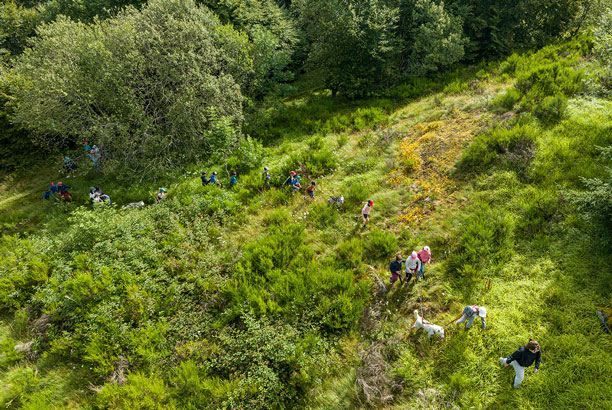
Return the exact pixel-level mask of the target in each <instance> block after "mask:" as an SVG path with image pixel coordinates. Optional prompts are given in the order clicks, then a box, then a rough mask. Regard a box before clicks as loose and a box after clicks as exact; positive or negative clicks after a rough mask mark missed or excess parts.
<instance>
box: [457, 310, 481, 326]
mask: <svg viewBox="0 0 612 410" xmlns="http://www.w3.org/2000/svg"><path fill="white" fill-rule="evenodd" d="M476 316H478V317H479V318H480V320H481V321H482V329H483V330H484V329H486V324H485V317H487V308H485V307H483V306H476V305H474V306H466V307H465V309H463V312H462V313H461V319H459V320H458V321H457V324H460V323H463V322H465V321H466V320H468V319H470V320H469V321H468V322H467V324H466V325H465V329H466V330H467V329H469V328H470V327H472V323H474V319H476Z"/></svg>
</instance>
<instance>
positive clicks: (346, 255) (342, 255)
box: [336, 238, 363, 269]
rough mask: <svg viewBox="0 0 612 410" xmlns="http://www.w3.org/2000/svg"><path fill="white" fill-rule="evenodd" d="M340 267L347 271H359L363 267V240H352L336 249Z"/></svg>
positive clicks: (342, 243)
mask: <svg viewBox="0 0 612 410" xmlns="http://www.w3.org/2000/svg"><path fill="white" fill-rule="evenodd" d="M336 254H337V255H338V259H337V260H338V265H339V266H341V267H343V268H345V269H357V268H359V267H360V266H361V262H362V258H363V245H362V244H361V240H360V239H357V238H352V239H349V240H346V241H344V242H341V243H340V245H338V248H337V249H336Z"/></svg>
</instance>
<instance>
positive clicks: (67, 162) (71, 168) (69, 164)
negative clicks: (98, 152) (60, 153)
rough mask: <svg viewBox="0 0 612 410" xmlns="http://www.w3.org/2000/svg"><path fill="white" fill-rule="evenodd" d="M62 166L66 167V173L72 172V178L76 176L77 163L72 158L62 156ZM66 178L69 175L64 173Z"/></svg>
mask: <svg viewBox="0 0 612 410" xmlns="http://www.w3.org/2000/svg"><path fill="white" fill-rule="evenodd" d="M64 168H65V169H66V173H68V174H70V173H72V178H76V170H77V165H76V163H75V162H74V161H73V160H72V158H70V157H68V156H66V157H64ZM66 178H70V175H66Z"/></svg>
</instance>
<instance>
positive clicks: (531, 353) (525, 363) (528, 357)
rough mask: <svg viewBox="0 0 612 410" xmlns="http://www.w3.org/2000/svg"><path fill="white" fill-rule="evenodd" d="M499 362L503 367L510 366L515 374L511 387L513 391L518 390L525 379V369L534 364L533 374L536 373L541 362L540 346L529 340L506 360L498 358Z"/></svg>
mask: <svg viewBox="0 0 612 410" xmlns="http://www.w3.org/2000/svg"><path fill="white" fill-rule="evenodd" d="M499 362H500V363H501V364H502V365H503V366H504V367H506V366H508V365H509V364H512V366H513V367H514V373H515V376H514V384H513V386H514V388H515V389H518V388H519V386H520V385H521V382H522V381H523V378H524V377H525V367H529V366H531V365H532V364H533V362H535V369H534V370H533V372H534V373H537V372H538V370H539V369H540V363H541V362H542V352H541V351H540V344H539V343H538V342H536V341H535V340H533V339H531V338H530V339H529V343H527V344H526V345H525V346H521V347H519V348H518V350H517V351H516V352H514V353H512V354H511V355H510V356H509V357H508V358H507V359H506V358H504V357H500V358H499Z"/></svg>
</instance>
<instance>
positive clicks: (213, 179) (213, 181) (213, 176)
mask: <svg viewBox="0 0 612 410" xmlns="http://www.w3.org/2000/svg"><path fill="white" fill-rule="evenodd" d="M217 175H219V174H217V172H216V171H215V172H213V173H212V174H210V181H208V182H210V183H211V184H214V185H219V186H221V182H219V180H218V179H217Z"/></svg>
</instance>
